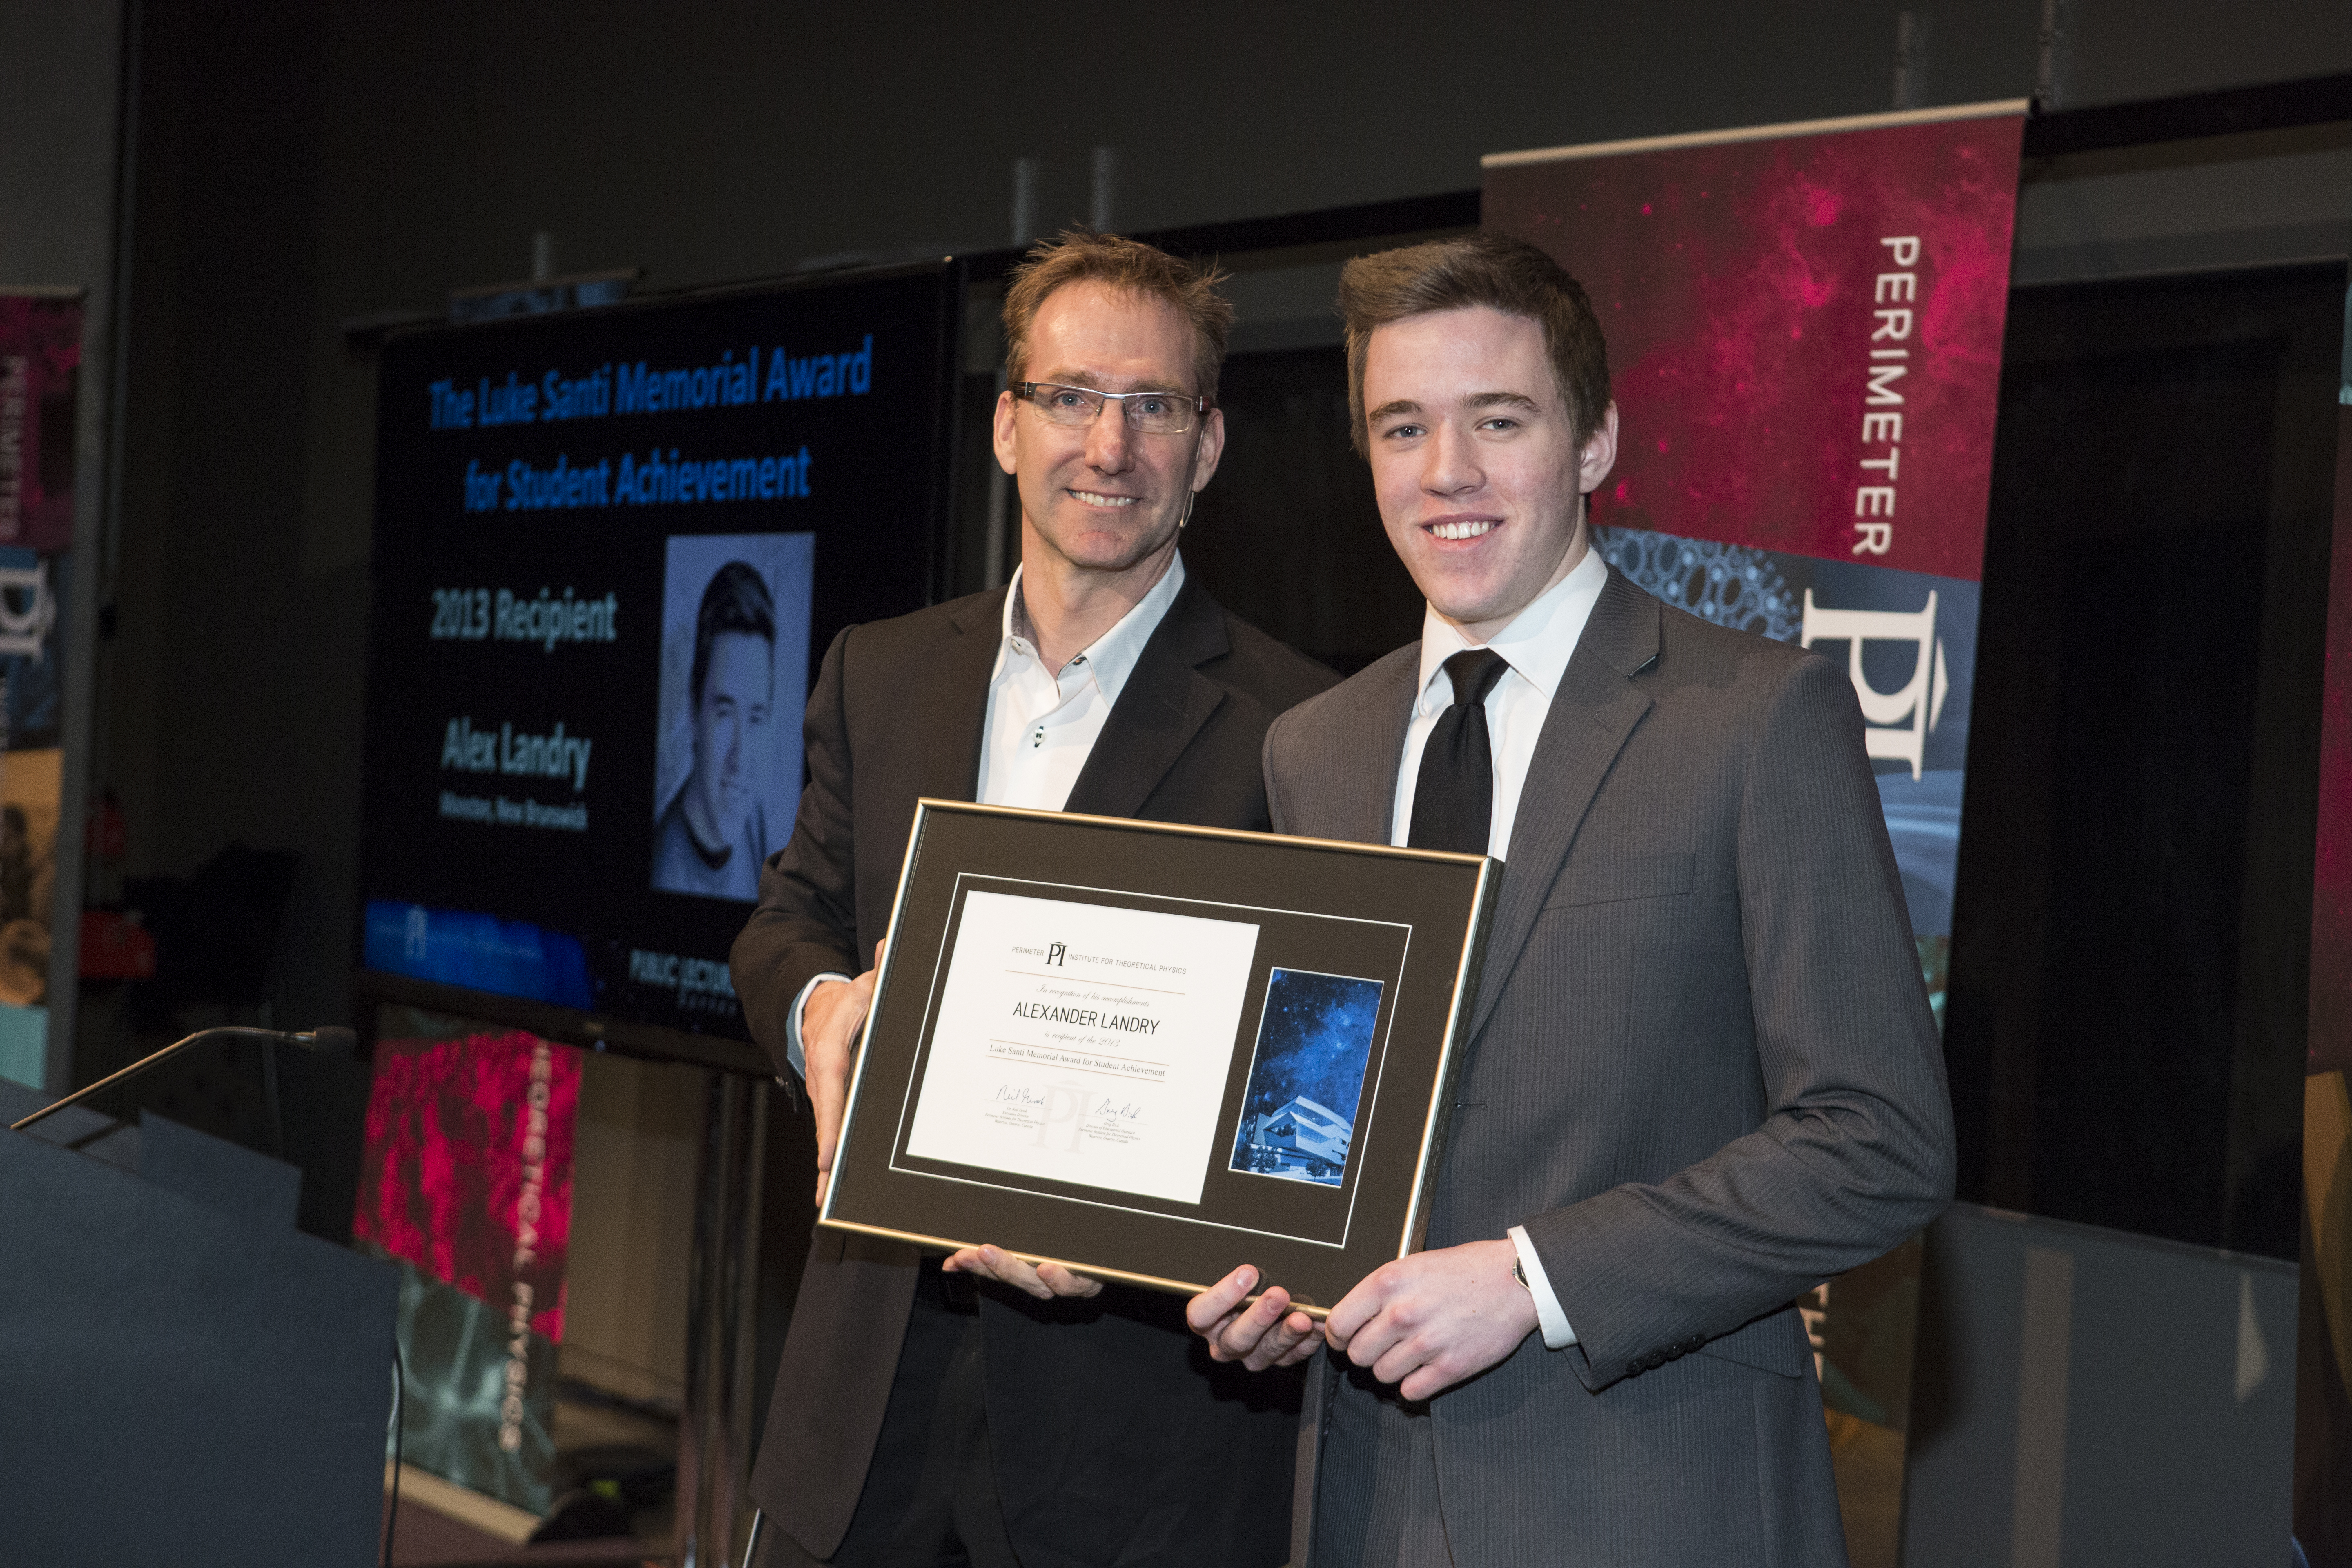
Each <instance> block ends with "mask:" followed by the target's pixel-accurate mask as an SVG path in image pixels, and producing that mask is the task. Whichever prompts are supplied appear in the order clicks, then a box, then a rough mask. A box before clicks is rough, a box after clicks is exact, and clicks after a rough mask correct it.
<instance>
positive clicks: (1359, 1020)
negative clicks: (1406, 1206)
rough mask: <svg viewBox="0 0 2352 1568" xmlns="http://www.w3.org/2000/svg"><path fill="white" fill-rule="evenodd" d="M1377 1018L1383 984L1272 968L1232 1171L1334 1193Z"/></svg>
mask: <svg viewBox="0 0 2352 1568" xmlns="http://www.w3.org/2000/svg"><path fill="white" fill-rule="evenodd" d="M1380 1016H1381V983H1380V982H1379V981H1377V980H1361V979H1358V978H1356V977H1355V976H1353V975H1347V974H1321V973H1316V972H1315V971H1313V970H1308V969H1276V971H1275V972H1274V973H1273V974H1272V975H1271V976H1270V977H1269V978H1268V979H1267V981H1266V991H1265V1016H1264V1017H1263V1018H1262V1020H1261V1021H1260V1023H1259V1025H1258V1034H1257V1049H1256V1052H1255V1054H1254V1055H1253V1056H1252V1058H1251V1059H1250V1076H1249V1088H1248V1089H1247V1091H1246V1092H1245V1093H1244V1097H1243V1100H1242V1120H1241V1126H1240V1128H1239V1130H1238V1131H1236V1132H1235V1134H1234V1157H1233V1163H1232V1169H1234V1170H1236V1171H1241V1172H1244V1173H1248V1174H1251V1175H1257V1176H1274V1177H1277V1178H1280V1179H1282V1180H1285V1181H1293V1182H1313V1183H1316V1184H1318V1185H1322V1186H1327V1187H1336V1186H1339V1185H1340V1184H1343V1183H1344V1182H1346V1180H1347V1179H1348V1150H1349V1144H1350V1143H1351V1142H1353V1141H1354V1138H1355V1131H1356V1113H1357V1110H1358V1107H1359V1104H1360V1101H1361V1100H1362V1099H1363V1092H1364V1073H1365V1069H1366V1068H1367V1067H1368V1065H1369V1064H1370V1061H1371V1057H1372V1038H1373V1031H1374V1029H1375V1027H1376V1026H1378V1024H1379V1022H1380Z"/></svg>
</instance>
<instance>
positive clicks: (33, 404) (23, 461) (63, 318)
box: [0, 294, 81, 552]
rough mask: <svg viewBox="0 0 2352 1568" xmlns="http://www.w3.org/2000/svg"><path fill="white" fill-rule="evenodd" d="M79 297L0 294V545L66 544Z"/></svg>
mask: <svg viewBox="0 0 2352 1568" xmlns="http://www.w3.org/2000/svg"><path fill="white" fill-rule="evenodd" d="M80 368H81V301H80V300H71V299H52V298H46V297H42V296H37V295H35V296H26V295H21V294H14V295H12V294H0V545H9V544H15V545H22V546H24V547H25V548H26V549H29V550H38V551H44V552H54V551H60V550H66V549H69V548H71V546H72V544H73V481H74V471H73V470H74V384H75V379H76V377H77V375H78V374H79V371H80Z"/></svg>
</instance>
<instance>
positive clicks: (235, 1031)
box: [8, 1024, 360, 1132]
mask: <svg viewBox="0 0 2352 1568" xmlns="http://www.w3.org/2000/svg"><path fill="white" fill-rule="evenodd" d="M228 1036H241V1037H244V1038H247V1039H253V1040H277V1041H279V1042H281V1043H283V1044H286V1045H289V1046H301V1047H305V1048H306V1049H309V1050H313V1051H316V1052H318V1053H319V1054H320V1055H321V1056H328V1057H340V1058H343V1059H344V1060H346V1061H348V1060H350V1059H351V1058H353V1057H355V1056H357V1055H358V1054H359V1044H360V1037H358V1036H357V1035H355V1034H353V1033H352V1031H351V1030H349V1029H346V1028H342V1027H340V1026H336V1025H332V1024H329V1025H325V1026H321V1027H319V1028H316V1029H310V1030H307V1031H305V1032H303V1033H300V1034H294V1033H290V1032H289V1031H287V1030H284V1029H257V1028H250V1027H247V1026H245V1025H242V1024H226V1025H223V1026H221V1027H219V1028H216V1029H198V1030H197V1031H196V1032H195V1033H194V1034H193V1035H190V1036H189V1037H187V1038H185V1039H182V1040H174V1041H173V1042H172V1043H171V1044H170V1045H168V1046H165V1047H163V1049H162V1050H160V1051H157V1052H155V1053H154V1054H153V1055H152V1056H147V1057H142V1058H140V1059H139V1060H137V1061H135V1062H132V1063H131V1065H130V1066H129V1067H127V1068H123V1069H122V1070H121V1071H120V1072H115V1073H109V1074H108V1075H107V1076H106V1077H104V1078H102V1079H99V1080H98V1081H97V1082H96V1083H93V1084H90V1085H88V1086H87V1087H85V1088H82V1089H76V1090H74V1091H73V1092H72V1093H71V1094H69V1095H67V1096H66V1097H65V1098H64V1099H63V1100H58V1102H57V1103H56V1104H55V1105H45V1106H43V1107H42V1108H41V1109H40V1110H36V1111H35V1112H33V1114H32V1115H30V1116H27V1117H26V1118H25V1119H24V1120H23V1121H16V1122H12V1123H10V1124H9V1128H8V1130H9V1131H11V1132H22V1131H24V1130H25V1129H26V1128H27V1127H30V1126H31V1125H32V1124H33V1123H34V1122H36V1121H40V1120H41V1119H42V1118H43V1117H45V1116H54V1115H56V1114H57V1113H58V1111H60V1110H64V1109H65V1108H66V1107H68V1106H69V1105H78V1104H79V1103H80V1102H81V1101H83V1100H88V1099H89V1097H90V1096H92V1095H94V1094H97V1093H98V1092H100V1090H102V1089H111V1088H113V1087H114V1086H115V1085H116V1084H118V1083H125V1082H128V1081H129V1080H131V1079H134V1078H137V1077H138V1076H139V1075H140V1074H141V1073H143V1072H145V1071H146V1070H147V1069H148V1068H152V1067H157V1066H160V1065H162V1064H163V1062H165V1061H168V1060H170V1059H171V1058H173V1057H175V1056H178V1055H179V1054H180V1053H181V1052H182V1051H184V1050H186V1049H187V1048H188V1047H190V1046H193V1045H194V1044H196V1043H197V1042H198V1041H200V1040H209V1039H213V1038H215V1037H228Z"/></svg>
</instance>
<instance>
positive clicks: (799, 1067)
mask: <svg viewBox="0 0 2352 1568" xmlns="http://www.w3.org/2000/svg"><path fill="white" fill-rule="evenodd" d="M828 980H838V981H840V982H842V983H843V984H848V983H849V976H848V975H846V974H830V973H827V974H820V975H818V976H817V977H816V978H815V979H814V980H812V981H810V982H809V983H808V984H805V985H803V986H802V987H801V994H799V995H797V996H795V997H793V1005H792V1008H791V1010H790V1011H789V1012H787V1013H786V1014H785V1015H784V1060H786V1061H788V1062H790V1063H791V1064H792V1068H793V1071H794V1072H796V1073H798V1074H800V1075H801V1079H802V1081H803V1082H806V1081H807V1079H808V1053H807V1052H806V1051H804V1050H803V1049H801V1009H802V1008H803V1007H805V1006H807V1005H808V999H809V993H810V992H812V991H814V990H815V989H816V988H817V987H818V986H820V985H822V984H824V983H825V982H826V981H828Z"/></svg>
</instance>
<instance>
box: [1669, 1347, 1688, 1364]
mask: <svg viewBox="0 0 2352 1568" xmlns="http://www.w3.org/2000/svg"><path fill="white" fill-rule="evenodd" d="M1684 1354H1685V1352H1684V1350H1683V1347H1682V1346H1680V1345H1676V1346H1675V1347H1674V1348H1673V1349H1672V1350H1669V1351H1668V1352H1666V1359H1667V1360H1668V1361H1680V1360H1682V1359H1683V1356H1684Z"/></svg>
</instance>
